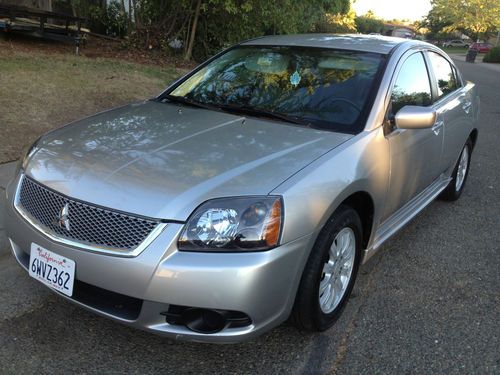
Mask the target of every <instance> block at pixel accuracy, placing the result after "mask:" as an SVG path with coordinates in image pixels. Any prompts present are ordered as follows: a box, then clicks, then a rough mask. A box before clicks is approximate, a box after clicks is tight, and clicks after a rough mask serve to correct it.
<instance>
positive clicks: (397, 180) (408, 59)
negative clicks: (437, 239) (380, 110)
mask: <svg viewBox="0 0 500 375" xmlns="http://www.w3.org/2000/svg"><path fill="white" fill-rule="evenodd" d="M406 105H417V106H430V105H432V90H431V80H430V77H429V72H428V68H427V63H426V61H425V59H424V55H423V53H422V52H421V51H412V52H410V53H408V54H406V55H404V56H403V58H402V59H401V60H400V62H399V64H398V67H397V68H396V71H395V79H394V80H393V85H392V89H391V96H390V105H389V109H388V119H393V118H394V116H395V115H396V113H397V112H398V111H399V110H400V109H401V108H403V107H404V106H406ZM391 123H392V125H389V127H386V129H387V130H386V137H387V141H388V142H389V148H390V154H391V156H390V158H391V173H390V185H389V190H388V196H387V201H386V202H387V203H386V206H385V212H384V214H383V219H384V218H387V217H389V216H390V215H391V214H393V213H394V212H396V211H397V210H398V209H399V208H401V207H402V206H403V205H405V204H406V203H408V201H410V200H411V199H412V198H413V197H415V196H416V195H417V194H418V193H420V192H421V191H422V190H424V189H425V188H426V187H427V186H429V185H430V184H431V183H432V182H433V181H434V180H435V179H437V178H438V177H439V175H440V172H441V170H440V169H441V152H442V142H443V132H442V124H443V120H442V119H441V118H437V120H436V124H435V125H434V127H432V128H426V129H398V128H396V127H395V125H394V124H393V121H390V122H389V124H391Z"/></svg>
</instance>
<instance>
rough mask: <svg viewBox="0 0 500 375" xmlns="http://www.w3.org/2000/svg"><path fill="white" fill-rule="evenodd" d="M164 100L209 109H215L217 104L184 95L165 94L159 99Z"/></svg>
mask: <svg viewBox="0 0 500 375" xmlns="http://www.w3.org/2000/svg"><path fill="white" fill-rule="evenodd" d="M164 100H167V101H169V102H171V103H179V104H185V105H189V106H191V107H197V108H204V109H211V110H214V109H217V106H213V105H210V104H205V103H201V102H198V101H196V100H192V99H189V98H186V97H185V96H175V95H167V96H165V97H164V98H162V99H161V101H164Z"/></svg>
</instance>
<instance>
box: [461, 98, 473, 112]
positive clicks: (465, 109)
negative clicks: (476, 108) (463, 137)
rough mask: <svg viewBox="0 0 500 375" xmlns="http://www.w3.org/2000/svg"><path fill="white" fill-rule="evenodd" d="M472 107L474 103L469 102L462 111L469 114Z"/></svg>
mask: <svg viewBox="0 0 500 375" xmlns="http://www.w3.org/2000/svg"><path fill="white" fill-rule="evenodd" d="M471 106H472V102H469V101H467V102H465V103H464V104H463V105H462V109H463V110H464V111H465V113H469V111H470V107H471Z"/></svg>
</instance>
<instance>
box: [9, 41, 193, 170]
mask: <svg viewBox="0 0 500 375" xmlns="http://www.w3.org/2000/svg"><path fill="white" fill-rule="evenodd" d="M190 67H192V64H186V63H185V62H183V61H182V60H180V59H176V58H175V57H170V58H165V57H163V56H160V55H159V54H156V53H155V52H154V51H151V52H138V51H127V50H125V49H123V48H122V46H121V44H120V43H118V42H112V41H107V40H99V39H96V38H93V39H91V40H89V42H88V43H87V44H86V45H85V46H84V47H83V48H82V50H81V54H80V56H76V55H75V46H74V45H72V44H64V43H57V42H50V41H44V40H41V39H34V38H26V37H18V36H11V35H8V36H6V35H0V88H1V90H0V163H3V162H7V161H11V160H15V159H17V158H19V156H20V154H21V151H22V149H23V148H24V147H25V146H26V145H28V144H30V143H31V142H33V141H34V140H35V139H36V138H37V137H38V136H40V135H41V134H43V133H45V132H47V131H49V130H51V129H54V128H56V127H59V126H62V125H64V124H66V123H68V122H71V121H73V120H76V119H79V118H82V117H85V116H89V115H91V114H93V113H96V112H99V111H102V110H105V109H108V108H112V107H116V106H119V105H122V104H125V103H129V102H134V101H140V100H144V99H148V98H151V97H153V96H155V95H157V94H159V93H160V92H161V91H162V90H163V89H164V88H165V87H166V86H167V85H168V83H170V82H171V81H172V80H174V79H175V78H177V77H179V76H180V75H182V74H183V73H185V72H186V71H187V69H189V68H190Z"/></svg>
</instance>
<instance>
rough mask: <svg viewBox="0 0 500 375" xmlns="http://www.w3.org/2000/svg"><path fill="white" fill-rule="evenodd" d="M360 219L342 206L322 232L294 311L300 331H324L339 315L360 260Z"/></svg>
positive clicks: (293, 315)
mask: <svg viewBox="0 0 500 375" xmlns="http://www.w3.org/2000/svg"><path fill="white" fill-rule="evenodd" d="M361 233H362V227H361V220H360V218H359V216H358V214H357V212H356V211H355V210H353V209H352V208H350V207H348V206H340V207H339V208H338V209H337V211H336V212H335V213H334V215H333V216H332V218H331V219H330V220H329V221H328V223H327V224H326V225H325V227H324V228H323V230H322V231H321V233H320V235H319V236H318V239H317V240H316V243H315V245H314V248H313V249H312V250H311V255H310V256H309V259H308V261H307V264H306V266H305V269H304V272H303V274H302V279H301V282H300V285H299V290H298V292H297V296H296V298H295V304H294V307H293V311H292V321H293V323H294V324H295V325H296V326H297V327H298V328H300V329H303V330H308V331H324V330H326V329H328V328H330V327H331V326H332V325H333V324H334V323H335V321H336V320H337V319H338V317H339V316H340V314H341V312H342V310H343V308H344V307H345V305H346V303H347V300H348V299H349V296H350V294H351V291H352V288H353V286H354V281H355V279H356V275H357V272H358V267H359V261H360V257H361Z"/></svg>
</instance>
